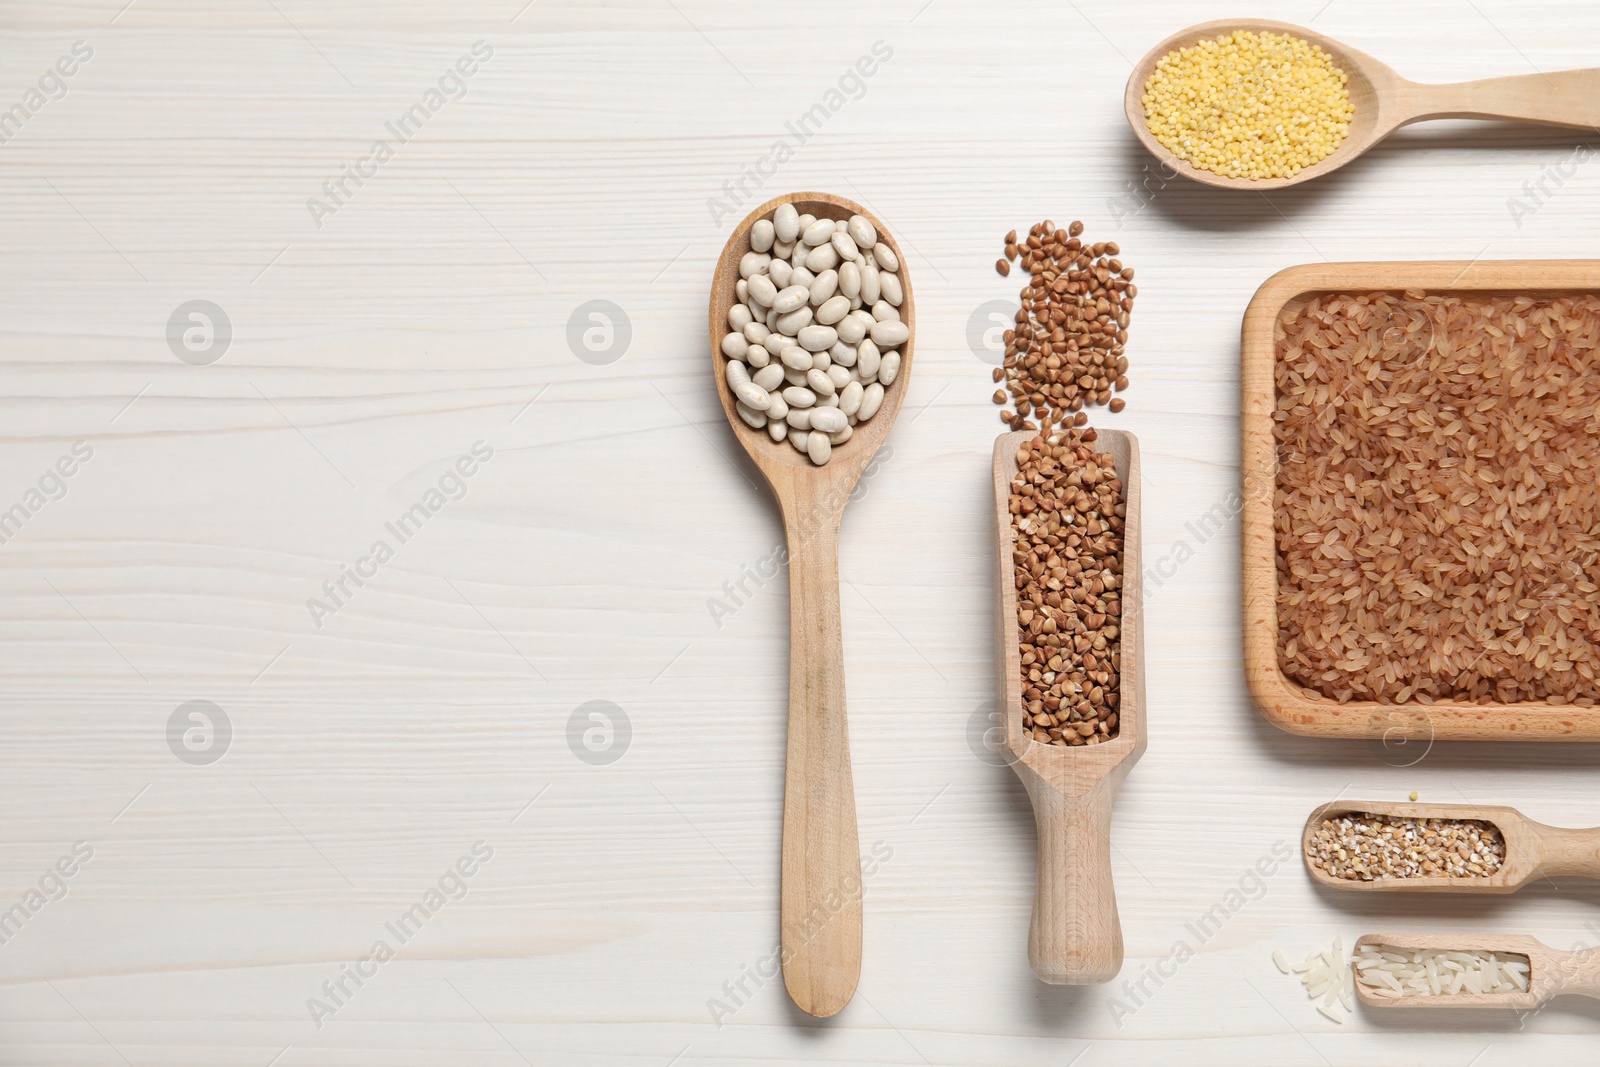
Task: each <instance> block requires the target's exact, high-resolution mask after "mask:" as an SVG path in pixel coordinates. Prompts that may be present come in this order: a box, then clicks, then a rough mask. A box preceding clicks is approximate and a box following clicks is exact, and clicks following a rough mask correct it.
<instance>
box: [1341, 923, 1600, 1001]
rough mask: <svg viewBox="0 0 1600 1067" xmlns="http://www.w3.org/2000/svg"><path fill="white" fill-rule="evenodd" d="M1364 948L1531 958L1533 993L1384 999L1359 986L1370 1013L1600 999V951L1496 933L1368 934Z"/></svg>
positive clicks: (1359, 943)
mask: <svg viewBox="0 0 1600 1067" xmlns="http://www.w3.org/2000/svg"><path fill="white" fill-rule="evenodd" d="M1362 945H1393V946H1394V947H1395V948H1411V949H1448V950H1455V951H1459V952H1514V953H1519V954H1521V955H1524V956H1526V957H1528V989H1527V992H1525V993H1456V994H1453V995H1451V996H1447V997H1446V996H1438V997H1381V996H1378V995H1377V994H1376V993H1373V992H1372V991H1371V990H1369V989H1368V988H1367V987H1366V986H1364V985H1362V984H1361V983H1360V982H1357V983H1356V996H1357V997H1359V998H1360V999H1361V1003H1362V1004H1364V1005H1366V1006H1367V1007H1369V1008H1393V1009H1396V1010H1409V1009H1413V1008H1432V1009H1434V1010H1436V1011H1437V1010H1441V1009H1450V1008H1456V1009H1461V1010H1464V1011H1483V1010H1485V1009H1488V1010H1499V1011H1505V1010H1507V1009H1513V1010H1517V1011H1530V1010H1532V1009H1535V1008H1538V1007H1541V1006H1543V1005H1544V1004H1546V1003H1547V1002H1548V1001H1549V1000H1550V999H1551V998H1552V997H1558V996H1561V995H1563V994H1574V995H1577V996H1582V997H1590V998H1593V999H1600V949H1584V950H1580V951H1575V952H1562V951H1561V950H1559V949H1553V948H1551V947H1550V946H1549V945H1546V944H1544V943H1543V942H1542V941H1539V940H1538V939H1537V938H1532V937H1528V936H1526V935H1522V934H1492V933H1491V934H1365V935H1363V936H1362V937H1361V938H1360V939H1359V940H1357V941H1356V946H1355V947H1356V949H1357V950H1358V951H1359V950H1360V948H1361V946H1362Z"/></svg>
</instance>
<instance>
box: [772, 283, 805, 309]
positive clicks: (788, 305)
mask: <svg viewBox="0 0 1600 1067" xmlns="http://www.w3.org/2000/svg"><path fill="white" fill-rule="evenodd" d="M810 299H811V290H810V289H808V288H806V287H805V286H804V285H789V286H787V287H786V288H785V289H784V290H783V292H781V293H778V294H776V295H775V296H774V297H773V298H772V310H773V311H776V312H777V313H778V314H780V315H787V314H788V313H789V312H791V311H794V310H795V309H797V308H800V307H804V306H805V303H806V301H808V300H810Z"/></svg>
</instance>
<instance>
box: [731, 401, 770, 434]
mask: <svg viewBox="0 0 1600 1067" xmlns="http://www.w3.org/2000/svg"><path fill="white" fill-rule="evenodd" d="M733 407H734V410H736V411H737V412H738V413H739V417H740V418H741V419H743V420H744V421H745V423H746V424H748V425H749V427H750V428H751V429H752V430H760V429H764V428H765V427H766V425H767V417H766V415H764V414H762V413H761V412H759V411H757V410H755V409H754V408H752V407H749V406H748V405H746V404H745V403H744V402H743V401H736V402H735V403H734V405H733Z"/></svg>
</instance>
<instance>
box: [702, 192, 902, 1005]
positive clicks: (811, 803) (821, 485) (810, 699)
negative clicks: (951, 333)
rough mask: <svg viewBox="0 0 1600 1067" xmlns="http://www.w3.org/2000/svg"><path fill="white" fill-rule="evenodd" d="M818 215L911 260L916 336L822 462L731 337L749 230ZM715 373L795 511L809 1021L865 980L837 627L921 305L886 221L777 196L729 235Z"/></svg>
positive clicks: (783, 934)
mask: <svg viewBox="0 0 1600 1067" xmlns="http://www.w3.org/2000/svg"><path fill="white" fill-rule="evenodd" d="M786 203H787V204H793V205H794V207H795V210H796V211H798V212H800V213H801V214H810V215H815V216H816V217H817V218H819V219H824V218H828V219H848V218H849V217H850V216H851V215H861V216H862V217H863V218H865V219H867V220H868V221H869V222H871V223H872V225H873V226H874V228H876V230H877V231H878V240H879V241H882V242H884V243H885V244H887V245H888V247H889V249H890V250H891V251H893V252H894V253H895V256H896V258H897V259H898V260H899V264H900V267H899V271H898V273H899V276H900V284H901V289H902V291H903V293H904V296H903V299H902V301H901V304H900V309H899V310H900V318H901V321H902V322H904V323H905V324H906V326H907V327H908V329H909V331H910V336H908V337H907V338H906V340H905V342H904V343H903V344H902V345H900V346H899V348H900V373H899V375H898V376H897V377H896V378H895V380H894V381H893V383H891V384H890V385H889V386H888V387H887V388H886V389H885V390H884V396H883V404H882V406H881V407H880V408H879V409H878V411H877V413H876V414H875V415H874V416H873V417H872V418H870V419H867V420H865V421H861V422H858V423H857V424H856V427H855V430H854V432H853V433H852V434H851V436H850V439H849V440H847V441H845V442H843V443H842V444H840V445H837V446H835V449H834V451H833V454H832V456H831V458H830V459H829V461H828V462H827V463H826V464H824V465H822V466H817V465H815V464H813V463H812V461H811V460H810V458H809V457H807V456H805V455H802V454H801V453H800V452H799V451H797V450H796V449H795V448H793V447H792V446H791V445H790V444H789V443H788V441H774V440H773V439H772V438H771V437H769V436H768V435H767V432H766V431H765V430H757V429H753V428H752V427H750V426H749V425H748V424H746V423H745V422H744V420H743V419H741V418H740V417H739V414H738V411H737V409H736V408H735V407H734V396H733V393H732V391H731V390H730V389H729V388H728V381H727V374H726V367H727V362H728V361H727V359H726V358H725V357H724V356H723V354H722V349H721V341H722V338H723V335H724V334H726V333H727V332H728V311H729V309H730V308H731V307H732V306H733V305H734V303H735V302H736V301H737V300H738V294H737V292H736V286H737V283H738V279H739V261H740V260H741V259H742V258H743V256H744V254H745V253H746V252H748V251H750V228H751V226H752V225H753V224H754V223H755V222H756V220H757V219H762V218H768V217H770V216H771V215H772V213H773V212H774V211H775V210H776V209H777V208H778V206H779V205H780V204H786ZM710 321H711V367H712V377H713V378H714V379H715V380H716V385H717V395H718V396H720V397H721V398H722V409H723V411H724V413H726V415H727V417H728V423H729V425H731V426H732V428H733V433H734V436H735V437H737V438H738V439H739V443H740V445H742V446H743V447H744V450H745V451H746V452H748V453H749V455H750V458H751V459H752V460H753V461H754V462H755V465H756V466H757V467H758V468H759V469H760V470H761V473H762V476H763V477H765V478H766V480H767V484H768V485H769V486H771V488H772V493H773V495H774V496H775V497H776V498H777V500H778V506H779V508H780V509H781V511H782V512H783V525H784V536H785V538H786V539H787V542H788V551H789V557H788V563H789V656H790V658H789V727H788V741H787V750H786V757H785V765H784V792H783V861H782V863H783V869H782V891H781V904H780V943H781V947H782V953H781V960H782V966H783V982H784V985H785V987H786V988H787V989H788V991H789V996H790V997H791V998H793V1000H794V1002H795V1004H796V1005H797V1006H798V1007H799V1008H800V1009H801V1010H802V1011H805V1012H807V1013H809V1014H811V1015H817V1016H827V1015H833V1014H834V1013H835V1012H837V1011H839V1010H840V1009H841V1008H843V1007H844V1006H845V1005H846V1004H847V1003H849V1001H850V998H851V997H852V996H853V995H854V993H855V988H856V984H857V982H858V981H859V979H860V976H861V890H862V886H861V855H860V846H859V839H858V836H857V831H856V807H855V792H854V786H853V783H852V779H851V774H850V739H849V732H848V729H847V725H846V715H845V685H844V642H843V638H842V635H841V632H840V625H839V520H840V518H841V516H842V515H843V512H844V506H845V504H846V502H848V501H849V499H850V494H851V492H852V491H853V490H854V489H855V486H856V482H857V481H858V480H859V479H860V478H861V475H862V472H863V471H865V470H866V469H867V466H868V465H869V464H870V463H871V462H872V458H873V455H874V454H875V453H876V452H877V450H878V446H879V445H880V444H882V442H883V439H884V437H885V436H887V435H888V433H889V427H890V426H891V425H892V424H893V423H894V419H895V416H896V415H897V414H898V413H899V411H900V404H901V401H902V400H903V399H904V398H905V394H906V389H907V388H908V386H909V382H910V378H911V362H912V360H911V354H912V346H913V343H914V342H915V340H916V305H915V303H914V301H913V298H912V293H911V278H910V268H909V267H908V266H907V264H906V260H905V257H904V256H903V255H901V254H900V246H899V245H898V244H897V243H896V242H895V239H894V236H893V235H892V234H890V233H889V231H888V230H887V229H886V228H885V227H884V225H883V223H882V222H880V221H879V220H878V219H876V218H874V217H873V216H872V214H871V213H869V212H868V211H867V210H866V209H864V208H862V207H860V206H858V205H856V204H853V203H851V202H850V201H848V200H845V199H844V198H842V197H837V196H829V195H828V194H826V193H792V194H790V195H788V196H781V197H778V198H777V199H774V200H769V201H768V202H767V203H765V204H762V205H761V206H760V207H758V208H756V210H754V211H752V212H751V213H750V214H749V215H748V216H746V217H745V219H744V221H743V222H741V223H740V224H739V225H738V227H737V228H736V229H735V230H734V232H733V236H731V237H730V238H728V243H727V246H726V247H725V248H724V249H723V251H722V258H721V259H720V260H718V261H717V272H716V275H715V276H714V277H713V279H712V283H711V319H710Z"/></svg>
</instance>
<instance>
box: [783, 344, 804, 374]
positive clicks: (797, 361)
mask: <svg viewBox="0 0 1600 1067" xmlns="http://www.w3.org/2000/svg"><path fill="white" fill-rule="evenodd" d="M778 358H779V359H780V360H782V361H783V365H784V366H785V367H788V368H789V369H790V370H797V371H799V372H800V373H801V374H804V373H805V372H806V371H808V370H810V369H811V353H810V352H807V351H806V350H805V349H803V348H801V347H800V346H799V345H789V346H787V347H785V348H784V349H782V350H781V351H780V352H779V353H778Z"/></svg>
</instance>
